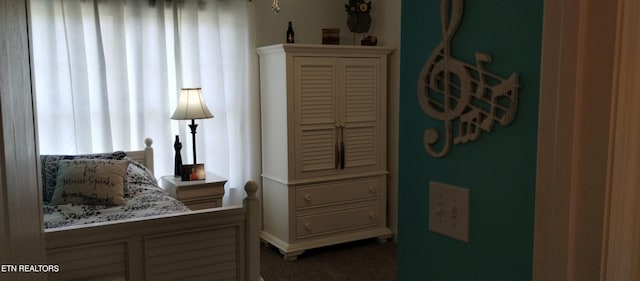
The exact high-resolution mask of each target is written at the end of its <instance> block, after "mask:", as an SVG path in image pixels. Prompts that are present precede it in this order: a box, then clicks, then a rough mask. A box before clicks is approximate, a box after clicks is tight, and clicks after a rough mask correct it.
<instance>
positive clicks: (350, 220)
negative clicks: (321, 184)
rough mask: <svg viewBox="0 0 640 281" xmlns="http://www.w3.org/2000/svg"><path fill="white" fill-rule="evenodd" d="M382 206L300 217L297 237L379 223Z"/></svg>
mask: <svg viewBox="0 0 640 281" xmlns="http://www.w3.org/2000/svg"><path fill="white" fill-rule="evenodd" d="M379 212H380V208H378V206H369V207H364V208H357V209H349V210H343V211H337V212H331V213H322V214H316V215H309V216H304V217H298V218H297V219H296V237H297V238H304V237H305V236H309V235H318V234H323V233H330V232H339V231H347V230H350V229H358V228H364V227H368V226H374V225H378V224H379V218H380V214H379Z"/></svg>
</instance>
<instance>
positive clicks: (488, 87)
mask: <svg viewBox="0 0 640 281" xmlns="http://www.w3.org/2000/svg"><path fill="white" fill-rule="evenodd" d="M462 1H463V0H441V3H440V5H441V6H440V16H441V22H442V41H440V43H439V44H438V46H437V47H436V48H435V49H434V50H433V52H432V53H431V55H430V56H429V59H428V60H427V62H426V63H425V65H424V66H423V68H422V72H421V73H420V78H419V81H418V100H419V102H420V106H421V107H422V110H423V111H424V112H425V113H426V114H427V115H429V116H430V117H432V118H434V119H437V120H441V121H443V122H444V140H442V144H441V147H440V149H438V148H436V145H437V143H438V142H439V141H440V133H439V131H438V129H436V128H429V129H427V130H426V131H425V132H424V136H423V137H424V145H425V148H426V150H427V152H428V153H429V154H430V155H432V156H433V157H443V156H444V155H446V154H447V153H449V151H450V150H451V144H452V143H453V144H459V143H467V142H470V141H475V140H477V139H478V138H479V137H480V135H481V130H482V131H485V132H491V130H492V128H493V124H494V122H498V123H499V124H500V125H503V126H505V125H508V124H510V123H511V122H512V121H513V118H514V116H515V113H516V110H517V106H518V88H519V87H520V85H519V84H518V74H517V73H512V74H511V76H509V77H508V78H502V77H499V76H498V75H495V74H492V73H489V72H487V71H486V70H485V69H484V64H485V63H490V62H491V56H490V55H489V54H487V53H482V52H476V54H475V59H476V65H471V64H468V63H465V62H463V61H460V60H458V59H456V58H453V57H451V39H452V38H453V35H454V34H455V32H456V30H457V29H458V26H459V25H460V22H461V21H462ZM454 124H455V125H457V127H458V128H457V134H456V136H455V137H454V136H453V133H454V129H453V126H454Z"/></svg>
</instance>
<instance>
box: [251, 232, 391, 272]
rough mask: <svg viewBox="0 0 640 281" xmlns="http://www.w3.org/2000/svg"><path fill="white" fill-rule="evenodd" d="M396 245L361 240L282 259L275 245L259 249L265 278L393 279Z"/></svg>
mask: <svg viewBox="0 0 640 281" xmlns="http://www.w3.org/2000/svg"><path fill="white" fill-rule="evenodd" d="M396 253H397V252H396V244H395V243H393V242H388V243H378V241H377V240H376V239H372V240H362V241H356V242H351V243H345V244H340V245H335V246H328V247H323V248H318V249H312V250H308V251H306V252H304V253H303V254H302V255H301V256H300V257H298V260H297V261H292V262H291V261H285V260H284V259H283V258H282V255H281V254H280V253H279V252H278V249H277V248H275V247H268V248H267V247H265V246H264V245H263V246H262V247H261V249H260V262H261V265H260V273H261V274H262V277H263V278H264V281H394V280H396Z"/></svg>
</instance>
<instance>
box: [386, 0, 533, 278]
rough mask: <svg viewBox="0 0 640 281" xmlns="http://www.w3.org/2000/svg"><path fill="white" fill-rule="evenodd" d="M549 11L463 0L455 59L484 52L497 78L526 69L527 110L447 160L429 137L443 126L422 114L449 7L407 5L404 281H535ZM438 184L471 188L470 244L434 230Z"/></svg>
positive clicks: (425, 2) (521, 0)
mask: <svg viewBox="0 0 640 281" xmlns="http://www.w3.org/2000/svg"><path fill="white" fill-rule="evenodd" d="M542 8H543V0H481V1H479V0H473V1H471V0H468V1H465V2H464V12H463V15H462V22H461V24H460V27H459V29H458V31H457V33H456V34H455V37H454V39H453V41H452V48H451V50H452V56H453V57H455V58H458V59H460V60H463V61H465V62H467V63H470V64H473V65H475V59H474V54H475V52H476V51H483V52H487V53H490V54H491V55H492V58H493V62H492V63H489V64H486V65H485V69H487V70H488V71H489V72H492V73H495V74H498V75H500V76H502V77H507V76H509V75H510V74H511V73H513V72H518V73H519V77H520V80H519V81H520V86H521V88H520V97H519V106H518V112H517V114H516V117H515V119H514V121H513V123H511V124H510V125H509V126H506V127H503V126H501V125H499V124H496V125H495V126H494V129H493V131H492V132H491V133H483V135H482V136H481V137H480V139H478V140H477V141H475V142H472V143H468V144H458V145H453V146H452V148H451V151H450V153H449V154H448V155H447V156H445V157H444V158H439V159H438V158H434V157H432V156H430V155H429V154H428V153H427V152H426V150H425V148H424V145H423V138H422V134H423V133H424V131H425V130H426V129H427V128H440V129H441V128H442V127H443V125H442V124H443V123H442V121H438V120H435V119H432V118H431V117H429V116H428V115H426V114H425V113H424V112H423V111H422V109H421V108H420V106H419V103H418V98H417V84H418V77H419V74H420V71H421V69H422V66H423V65H424V64H425V62H426V61H427V58H428V57H429V55H430V53H431V52H432V50H433V49H434V48H435V47H436V45H437V44H438V43H439V42H440V40H441V37H442V34H441V33H442V32H441V23H440V1H436V0H403V1H402V40H401V46H402V47H401V67H400V68H401V81H400V83H401V85H400V88H401V90H400V91H401V93H400V140H399V141H400V152H399V215H398V216H399V237H398V239H399V241H398V245H399V250H398V252H399V253H398V256H399V263H398V264H399V269H398V270H399V272H398V277H399V279H398V280H400V281H414V280H417V281H420V280H425V281H467V280H483V281H485V280H486V281H500V280H505V281H526V280H531V274H532V259H533V229H534V197H535V177H536V153H537V148H536V145H537V128H538V98H539V93H538V92H539V82H540V73H539V71H540V57H541V56H540V50H541V38H542ZM440 131H441V135H442V130H440ZM455 131H456V130H455V127H454V135H455ZM429 181H439V182H443V183H447V184H451V185H455V186H461V187H465V188H468V189H470V191H471V193H470V194H471V200H470V202H471V203H470V204H471V206H470V225H469V228H470V232H469V240H470V241H469V242H468V243H465V242H461V241H458V240H455V239H452V238H448V237H445V236H443V235H440V234H437V233H434V232H431V231H429V230H428V210H429V205H428V199H429V196H428V195H429V193H428V184H429Z"/></svg>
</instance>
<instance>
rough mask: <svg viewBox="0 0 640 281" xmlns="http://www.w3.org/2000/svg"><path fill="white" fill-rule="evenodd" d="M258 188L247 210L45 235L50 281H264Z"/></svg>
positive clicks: (252, 188) (252, 189) (252, 187)
mask: <svg viewBox="0 0 640 281" xmlns="http://www.w3.org/2000/svg"><path fill="white" fill-rule="evenodd" d="M257 189H258V185H257V184H256V183H255V182H253V181H250V182H248V183H247V184H246V185H245V191H246V192H247V197H246V198H245V199H244V201H243V202H244V203H243V206H232V207H222V208H216V209H208V210H202V211H194V212H189V213H186V214H179V215H171V216H163V217H149V218H140V219H131V220H125V221H119V222H117V223H103V224H100V225H97V226H92V227H67V228H60V229H54V230H48V231H47V232H46V233H45V241H46V248H47V263H48V264H57V265H59V269H60V270H59V272H57V273H51V274H50V275H49V280H77V279H80V280H135V281H137V280H150V281H162V280H247V281H258V280H260V276H259V274H260V273H259V272H260V260H259V258H260V254H259V244H260V242H259V239H260V238H259V230H260V226H259V218H258V213H259V210H258V208H259V206H258V205H259V204H258V199H257V197H256V191H257Z"/></svg>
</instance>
